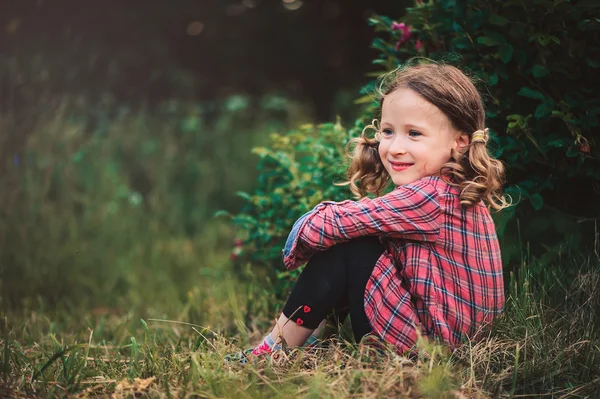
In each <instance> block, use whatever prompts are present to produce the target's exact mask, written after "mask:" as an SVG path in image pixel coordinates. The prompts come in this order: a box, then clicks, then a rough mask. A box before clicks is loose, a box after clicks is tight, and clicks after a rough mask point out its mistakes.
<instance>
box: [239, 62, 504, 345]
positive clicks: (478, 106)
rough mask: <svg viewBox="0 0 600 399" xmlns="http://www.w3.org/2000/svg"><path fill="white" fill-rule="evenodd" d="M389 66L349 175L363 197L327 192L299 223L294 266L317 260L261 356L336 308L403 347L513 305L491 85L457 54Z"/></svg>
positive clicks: (453, 335)
mask: <svg viewBox="0 0 600 399" xmlns="http://www.w3.org/2000/svg"><path fill="white" fill-rule="evenodd" d="M388 77H389V78H390V79H388V80H387V81H388V83H387V84H386V85H385V87H384V89H383V90H382V92H381V122H380V123H377V122H374V123H373V125H370V126H368V127H367V128H369V127H370V128H373V129H375V136H374V137H373V138H371V137H368V135H367V133H366V132H367V130H368V129H367V128H365V130H363V132H362V134H361V136H360V137H358V138H356V139H353V140H352V141H351V143H350V147H349V148H350V149H351V156H352V162H351V165H350V167H349V170H348V181H347V182H346V183H347V184H348V185H349V186H350V188H351V190H352V192H353V193H354V194H355V195H356V196H357V197H359V198H362V199H360V200H358V201H350V200H348V201H343V202H337V203H336V202H324V203H322V204H319V205H317V206H316V207H315V208H314V209H313V210H312V211H311V212H309V213H307V214H306V215H304V216H303V217H301V218H300V219H299V220H298V221H297V222H296V224H295V225H294V228H293V230H292V232H291V233H290V236H289V237H288V241H287V243H286V246H285V249H284V256H283V260H284V263H285V265H286V267H287V268H288V269H294V268H297V267H299V266H300V265H302V264H304V263H306V262H307V261H308V263H307V265H306V267H305V268H304V270H303V271H302V273H301V275H300V277H299V279H298V281H297V283H296V285H295V287H294V289H293V290H292V292H291V295H290V297H289V299H288V301H287V303H286V304H285V306H284V308H283V313H282V314H281V316H280V317H279V320H278V322H277V325H276V326H275V327H274V328H273V330H272V331H271V332H270V334H269V335H267V336H266V337H265V339H264V340H263V341H262V342H261V343H260V344H259V345H258V346H257V347H256V348H254V349H253V350H252V352H251V353H252V354H253V355H256V356H260V355H263V354H267V353H270V352H272V351H273V350H275V349H279V348H280V347H281V345H280V342H281V339H282V338H283V339H284V340H285V342H286V343H287V345H288V346H290V347H294V346H301V345H303V344H305V343H306V342H307V341H309V342H313V341H314V336H316V335H318V334H319V332H320V330H321V328H322V326H323V324H324V320H325V319H327V317H328V316H331V315H334V316H335V319H336V320H337V322H342V321H343V319H344V318H345V317H346V316H347V315H348V314H349V315H350V321H351V324H352V330H353V333H354V337H355V339H356V340H357V341H360V340H361V339H362V338H363V337H364V336H366V335H370V334H372V335H375V336H376V337H378V338H379V339H382V340H384V341H386V342H388V343H390V344H393V345H395V346H396V348H397V349H398V351H399V352H403V351H407V350H410V349H412V348H413V347H414V345H415V343H416V340H417V337H418V334H419V333H420V334H421V335H424V336H426V337H430V338H434V339H438V340H440V341H442V342H444V343H446V344H448V345H449V346H450V347H454V346H456V345H458V344H459V343H460V342H461V341H462V340H463V339H464V338H467V337H473V336H474V335H475V333H476V332H477V331H478V329H480V328H481V327H482V326H483V325H484V324H486V323H488V322H490V321H491V320H492V319H494V318H495V317H496V316H498V315H499V314H500V312H501V311H502V307H503V305H504V288H503V277H502V263H501V259H500V248H499V245H498V239H497V237H496V230H495V227H494V222H493V221H492V218H491V216H490V209H491V210H500V209H502V208H504V207H506V206H508V204H507V202H506V200H505V199H504V197H503V196H502V192H501V187H502V181H503V176H504V171H503V167H502V164H501V163H500V162H499V161H498V160H495V159H492V158H491V157H490V155H489V154H488V151H487V148H486V144H487V140H488V130H487V129H486V127H485V110H484V106H483V102H482V100H481V96H480V95H479V93H478V92H477V89H476V88H475V86H474V85H473V83H472V82H471V80H470V79H469V78H468V77H467V76H465V75H464V74H463V73H462V72H461V71H460V70H459V69H457V68H455V67H452V66H448V65H439V64H424V65H414V66H408V67H405V68H402V69H399V70H397V71H395V72H394V73H393V74H392V75H391V76H388ZM389 183H393V184H394V186H395V188H394V189H393V190H392V191H391V192H389V193H387V194H385V195H381V194H382V192H383V191H384V189H385V188H386V186H387V185H388V184H389ZM369 193H371V194H375V195H376V196H377V197H376V198H374V199H371V198H367V197H365V195H366V194H369Z"/></svg>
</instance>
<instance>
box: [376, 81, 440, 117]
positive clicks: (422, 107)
mask: <svg viewBox="0 0 600 399" xmlns="http://www.w3.org/2000/svg"><path fill="white" fill-rule="evenodd" d="M381 119H382V123H383V122H389V123H393V122H394V121H398V120H402V121H404V122H407V123H409V121H410V120H414V121H422V122H427V124H436V125H437V124H447V123H448V122H449V119H448V117H447V116H446V115H445V114H444V113H443V112H442V111H441V110H440V109H439V108H438V107H436V106H435V105H433V104H432V103H430V102H429V101H427V100H426V99H425V98H423V97H422V96H421V95H419V94H417V93H416V92H415V91H413V90H411V89H407V88H401V89H397V90H394V91H393V92H392V93H390V94H388V95H386V96H385V97H384V99H383V104H382V108H381Z"/></svg>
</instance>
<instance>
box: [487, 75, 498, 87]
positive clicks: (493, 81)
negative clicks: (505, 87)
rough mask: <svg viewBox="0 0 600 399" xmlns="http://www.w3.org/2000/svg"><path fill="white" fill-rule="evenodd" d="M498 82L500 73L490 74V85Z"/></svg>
mask: <svg viewBox="0 0 600 399" xmlns="http://www.w3.org/2000/svg"><path fill="white" fill-rule="evenodd" d="M497 83H498V75H497V74H495V73H494V74H492V75H491V76H490V79H489V80H488V84H489V85H490V86H495V85H496V84H497Z"/></svg>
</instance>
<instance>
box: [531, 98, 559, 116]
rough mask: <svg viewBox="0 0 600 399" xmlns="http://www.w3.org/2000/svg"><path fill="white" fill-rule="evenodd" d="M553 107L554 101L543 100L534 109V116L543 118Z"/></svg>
mask: <svg viewBox="0 0 600 399" xmlns="http://www.w3.org/2000/svg"><path fill="white" fill-rule="evenodd" d="M553 108H554V101H544V102H543V103H541V104H540V105H538V106H537V108H536V109H535V117H536V118H543V117H545V116H548V115H550V112H552V109H553Z"/></svg>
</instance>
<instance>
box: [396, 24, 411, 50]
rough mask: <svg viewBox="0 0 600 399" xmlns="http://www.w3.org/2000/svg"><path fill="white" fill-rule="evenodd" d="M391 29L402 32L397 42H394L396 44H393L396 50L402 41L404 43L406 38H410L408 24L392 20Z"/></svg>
mask: <svg viewBox="0 0 600 399" xmlns="http://www.w3.org/2000/svg"><path fill="white" fill-rule="evenodd" d="M392 30H395V31H398V32H402V37H401V38H400V40H398V42H396V45H395V46H394V49H395V50H396V51H398V49H399V48H400V46H402V45H403V44H404V43H406V42H407V41H408V39H410V36H411V30H410V26H408V25H406V24H405V23H404V22H400V23H398V22H394V23H393V24H392Z"/></svg>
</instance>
